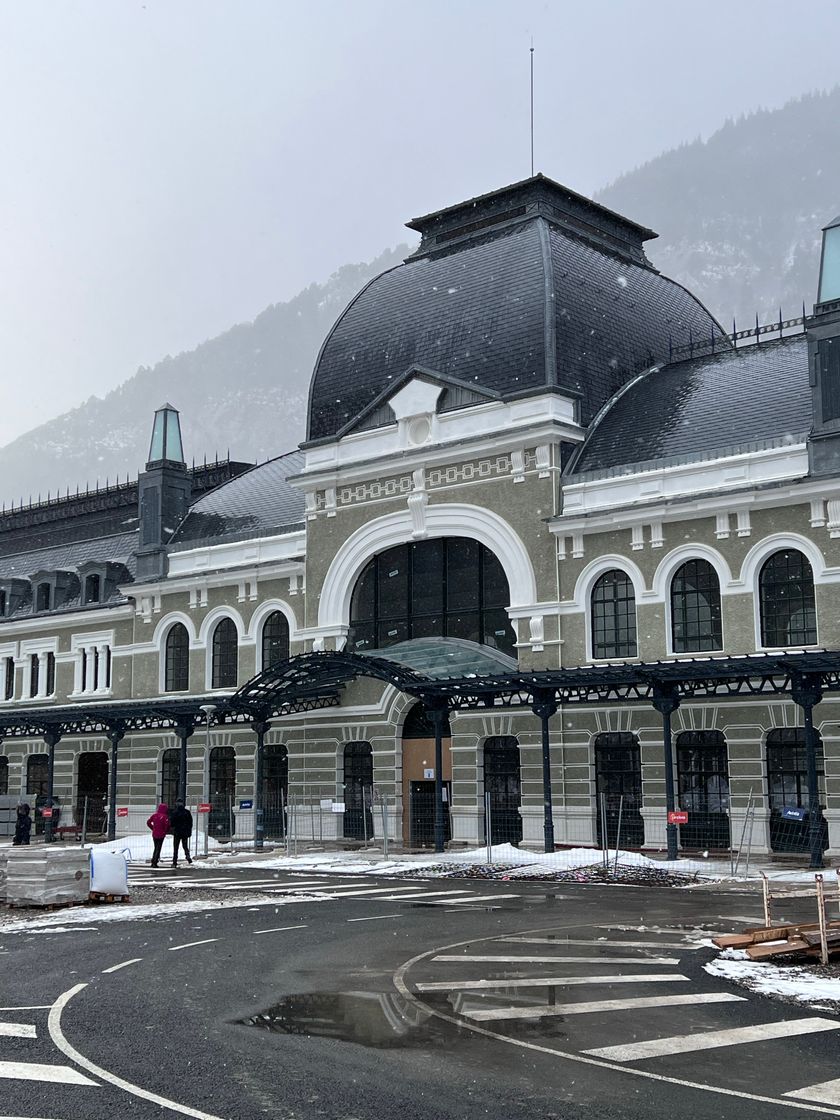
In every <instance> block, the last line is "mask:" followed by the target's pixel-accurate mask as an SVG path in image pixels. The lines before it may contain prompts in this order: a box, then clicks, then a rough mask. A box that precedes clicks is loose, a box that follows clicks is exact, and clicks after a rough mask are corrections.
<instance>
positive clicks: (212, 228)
mask: <svg viewBox="0 0 840 1120" xmlns="http://www.w3.org/2000/svg"><path fill="white" fill-rule="evenodd" d="M531 35H533V36H534V41H535V46H536V55H535V60H536V101H537V109H536V149H537V159H536V163H537V169H538V170H542V171H544V172H545V173H546V174H549V175H551V176H553V177H554V178H557V179H559V180H560V181H561V182H564V183H566V184H568V185H569V186H571V187H574V188H575V189H577V190H579V191H582V192H591V191H594V190H597V189H598V188H599V187H601V186H603V185H605V184H606V183H607V182H608V181H609V180H611V179H613V178H615V177H616V176H617V175H619V174H621V173H622V172H623V171H626V170H629V169H631V168H632V167H634V166H635V165H637V164H639V163H641V162H644V161H645V160H647V159H650V158H651V157H653V156H655V155H657V154H658V153H659V152H660V151H662V150H663V149H665V148H668V147H672V146H674V145H676V144H678V143H680V142H681V141H683V140H689V139H692V138H694V137H695V136H697V135H704V136H706V135H708V134H709V133H710V132H712V131H714V130H715V129H716V128H717V127H718V126H719V125H720V124H721V123H722V122H723V121H724V119H725V118H726V117H728V116H735V115H739V114H741V113H743V112H746V111H749V110H751V109H754V108H756V107H759V106H766V107H774V106H778V105H781V104H783V103H784V102H785V101H787V100H789V99H790V98H791V97H794V96H797V95H798V94H801V93H804V92H807V91H809V90H812V89H818V88H829V87H831V86H833V85H835V84H836V83H837V82H838V81H840V54H838V48H837V44H838V42H840V3H838V0H808V3H807V5H804V6H803V5H801V4H799V3H797V2H795V0H783V2H780V0H705V2H704V3H703V4H691V5H689V4H682V3H676V2H675V0H661V2H660V0H587V3H585V4H580V3H578V2H577V0H575V2H572V0H553V2H550V3H546V2H529V0H412V2H403V0H382V2H379V0H353V2H347V3H339V2H337V0H304V2H300V0H297V2H295V3H292V2H285V0H145V2H141V0H87V2H76V0H52V2H46V0H0V97H2V106H3V110H2V115H0V371H2V373H0V376H2V378H3V387H4V390H5V391H4V393H3V398H2V399H3V408H2V411H0V443H3V442H6V441H7V440H9V439H10V438H13V437H14V436H15V435H18V434H19V433H21V432H22V431H25V430H26V429H28V428H30V427H32V426H34V425H35V424H37V423H38V422H39V421H40V420H44V419H48V418H49V417H51V416H53V415H56V414H57V413H58V412H60V411H63V410H65V409H66V408H69V407H72V406H74V405H76V404H78V403H80V402H81V401H82V400H84V399H86V398H87V397H88V396H90V395H91V394H97V395H101V394H103V393H104V392H106V391H107V390H108V389H110V388H113V387H114V386H115V385H117V384H119V382H121V381H122V380H124V379H125V378H126V377H128V376H130V375H131V374H132V373H133V372H134V371H135V369H136V368H137V366H138V365H152V364H154V362H155V361H157V360H158V359H159V358H161V357H163V356H164V355H165V354H167V353H177V352H178V351H180V350H184V349H189V348H191V347H192V346H194V345H195V344H197V343H198V342H200V341H202V340H204V339H205V338H208V337H210V336H212V335H214V334H217V333H219V332H220V331H222V330H224V329H226V328H227V327H229V326H231V325H232V324H233V323H235V322H237V321H240V320H243V319H251V318H253V317H254V315H256V314H257V313H258V312H259V311H260V310H262V308H263V307H265V306H266V305H267V304H269V303H273V302H276V301H278V300H282V299H286V298H288V297H290V296H291V295H293V294H294V293H295V292H296V291H298V290H299V289H300V288H301V287H304V286H305V285H306V284H308V283H310V282H311V281H313V280H322V279H325V278H326V277H327V276H328V275H329V274H330V273H331V272H332V271H333V270H334V269H336V268H337V267H338V266H340V265H341V264H344V263H346V262H348V261H355V260H363V259H370V258H371V257H373V256H374V255H376V254H377V253H378V252H379V251H380V250H382V249H383V248H385V247H386V246H391V245H394V244H396V243H398V242H399V241H400V240H402V239H403V238H404V236H405V231H403V229H402V223H403V222H404V221H406V220H407V219H408V218H410V217H413V216H414V215H416V214H420V213H426V212H427V211H429V210H433V209H436V208H437V207H440V206H444V205H448V204H451V203H454V202H457V201H459V200H461V199H463V198H467V197H470V196H472V195H475V194H480V193H482V192H484V191H486V190H490V189H493V188H494V187H497V186H501V185H502V184H504V183H506V182H511V181H514V180H516V179H520V178H522V177H524V176H526V175H527V174H528V171H529V142H528V102H529V96H528V47H529V42H530V36H531ZM837 195H838V209H840V183H838V185H837ZM152 403H155V402H152ZM144 422H145V421H144Z"/></svg>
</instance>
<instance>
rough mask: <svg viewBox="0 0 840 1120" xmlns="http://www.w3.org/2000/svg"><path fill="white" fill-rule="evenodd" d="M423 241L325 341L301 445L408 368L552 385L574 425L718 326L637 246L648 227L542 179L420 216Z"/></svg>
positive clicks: (352, 414)
mask: <svg viewBox="0 0 840 1120" xmlns="http://www.w3.org/2000/svg"><path fill="white" fill-rule="evenodd" d="M409 225H410V227H411V228H413V229H417V230H419V231H420V233H421V234H422V240H421V244H420V247H419V249H418V250H417V252H416V253H414V254H413V256H411V257H409V258H408V260H407V261H405V262H404V263H403V264H401V265H399V266H398V267H397V268H394V269H391V270H390V271H388V272H385V273H383V274H382V275H380V276H378V277H376V279H374V280H373V281H371V282H370V283H369V284H368V285H367V286H366V287H365V288H363V289H362V291H361V292H360V293H359V294H358V295H357V296H356V298H355V299H354V300H353V301H352V303H351V304H350V306H349V307H348V308H347V309H346V310H345V311H344V313H343V314H342V315H341V316H340V318H339V319H338V322H337V323H336V324H335V326H334V327H333V329H332V331H331V332H330V334H329V335H328V337H327V339H326V341H325V342H324V345H323V347H322V349H321V353H320V355H319V357H318V361H317V364H316V367H315V373H314V375H313V379H312V385H311V389H310V399H309V429H308V438H309V440H310V441H317V440H328V439H331V438H335V437H336V436H337V435H340V434H342V433H344V432H345V431H347V430H349V429H351V428H352V426H353V424H354V422H355V421H356V419H357V418H358V417H359V415H360V414H361V413H362V412H364V411H365V410H367V409H369V408H370V406H371V405H372V404H373V403H374V402H377V401H379V399H380V398H382V397H383V395H387V392H388V390H389V389H390V387H391V386H392V385H393V386H395V385H396V384H397V383H398V381H399V380H400V379H401V378H402V377H404V375H405V374H406V373H408V372H409V371H410V370H411V369H413V368H415V367H422V368H424V369H425V370H426V371H427V372H433V373H438V374H440V375H441V376H442V377H443V378H444V379H450V380H451V379H454V380H455V381H457V382H459V383H460V384H462V385H467V386H474V387H475V388H476V389H477V390H479V391H480V390H485V391H489V392H490V393H492V394H494V395H501V396H503V397H506V396H515V395H521V394H524V393H529V392H534V391H539V390H543V389H546V388H549V389H551V388H554V389H556V390H558V391H560V392H564V393H567V394H570V395H573V396H575V397H579V398H580V413H581V420H582V422H583V423H588V422H589V420H590V419H591V418H592V417H593V416H594V415H595V413H597V411H598V410H599V409H600V407H601V406H602V405H603V404H604V402H605V401H606V400H608V399H609V397H610V396H612V394H613V393H614V392H615V391H616V390H617V389H618V388H619V387H620V386H621V385H622V384H624V383H625V382H626V381H627V380H628V379H630V378H631V377H633V376H634V375H635V374H637V373H639V372H640V371H641V370H642V369H644V368H646V367H648V366H650V365H652V364H653V363H654V362H655V361H657V360H663V359H664V358H666V357H667V356H668V353H669V346H670V344H671V343H672V342H673V344H674V345H680V344H683V343H686V342H688V341H689V338H690V337H691V338H694V339H700V338H702V339H704V340H709V339H710V337H711V336H712V335H715V336H719V338H720V340H721V341H720V344H721V345H724V344H725V343H724V342H723V332H722V330H721V328H720V326H719V325H718V323H717V322H716V321H715V320H714V319H713V318H712V316H711V315H710V314H709V312H708V311H707V310H706V309H705V308H704V307H703V306H702V304H700V302H699V301H698V300H696V299H695V298H694V297H693V296H692V295H691V294H690V293H689V292H687V291H686V290H685V289H684V288H682V287H681V286H680V285H679V284H676V283H674V282H673V281H671V280H668V279H667V278H665V277H664V276H661V275H660V274H659V273H658V272H656V271H655V269H653V268H652V267H651V266H650V264H649V263H648V261H647V259H646V257H645V255H644V249H643V243H644V241H645V240H648V239H650V238H651V237H655V236H656V235H655V234H654V233H653V232H652V231H651V230H647V229H644V228H643V227H641V226H638V225H636V224H635V223H633V222H630V221H628V220H627V219H625V218H622V217H620V216H619V215H616V214H613V213H612V211H609V210H607V209H606V208H604V207H602V206H599V205H597V204H596V203H594V202H591V201H589V200H588V199H584V198H582V197H581V196H579V195H576V194H574V193H573V192H571V191H569V190H567V189H566V188H565V187H561V186H560V185H559V184H557V183H554V182H552V181H551V180H549V179H545V178H544V177H543V176H541V175H538V176H536V177H535V178H533V179H528V180H525V181H524V182H523V183H518V184H515V185H514V186H512V187H506V188H504V189H503V190H501V191H496V192H494V193H493V194H490V195H484V196H482V197H481V198H478V199H474V200H472V201H470V202H467V203H463V204H461V205H459V206H455V207H451V208H449V209H448V210H443V211H440V212H438V213H436V214H431V215H429V216H427V217H425V218H418V219H415V220H414V221H413V222H410V223H409Z"/></svg>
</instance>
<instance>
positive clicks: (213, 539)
mask: <svg viewBox="0 0 840 1120" xmlns="http://www.w3.org/2000/svg"><path fill="white" fill-rule="evenodd" d="M302 467H303V453H302V452H301V451H292V452H290V453H289V454H287V455H281V456H280V457H279V458H277V459H271V460H270V461H269V462H267V463H262V464H261V465H260V466H257V467H253V468H252V469H251V470H249V471H245V473H244V474H240V475H238V476H237V477H236V478H234V479H232V480H231V481H230V482H226V483H224V485H222V486H219V487H217V488H216V489H215V490H211V491H210V493H209V494H205V495H204V497H202V498H199V500H198V501H197V502H195V503H194V504H193V505H192V506H191V507H190V511H189V513H188V514H187V516H186V517H185V518H184V520H183V521H182V522H181V524H180V525H179V527H178V529H177V530H176V531H175V533H174V534H173V537H172V540H171V542H170V548H172V549H175V550H178V549H184V548H192V547H194V546H195V545H198V544H201V543H210V544H215V543H220V542H221V541H223V540H237V539H238V540H244V539H247V538H248V537H259V536H265V535H267V534H269V533H272V532H278V531H282V530H284V529H285V530H289V529H295V528H300V527H301V526H302V525H303V523H304V512H303V510H304V498H303V494H302V493H301V491H300V490H297V489H295V487H293V486H291V485H290V484H289V483H288V482H287V479H288V478H290V477H291V476H292V475H295V474H297V473H298V472H299V471H300V470H301V469H302Z"/></svg>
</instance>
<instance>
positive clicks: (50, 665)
mask: <svg viewBox="0 0 840 1120" xmlns="http://www.w3.org/2000/svg"><path fill="white" fill-rule="evenodd" d="M44 694H45V695H46V696H54V695H55V654H54V653H48V654H47V686H46V688H45V689H44Z"/></svg>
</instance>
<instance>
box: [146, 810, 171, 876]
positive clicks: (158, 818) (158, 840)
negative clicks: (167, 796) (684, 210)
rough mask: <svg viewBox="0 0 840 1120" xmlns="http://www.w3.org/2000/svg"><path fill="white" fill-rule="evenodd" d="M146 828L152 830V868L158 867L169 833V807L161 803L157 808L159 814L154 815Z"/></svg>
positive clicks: (147, 822)
mask: <svg viewBox="0 0 840 1120" xmlns="http://www.w3.org/2000/svg"><path fill="white" fill-rule="evenodd" d="M146 827H147V828H150V829H151V830H152V844H153V846H154V851H153V852H152V867H157V865H158V862H159V860H160V851H161V848H162V847H163V842H164V840H165V839H166V834H167V833H168V832H169V806H168V805H164V804H163V803H162V802H161V804H160V805H158V807H157V812H156V813H152V815H151V816H150V817H149V819H148V820H147V821H146Z"/></svg>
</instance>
